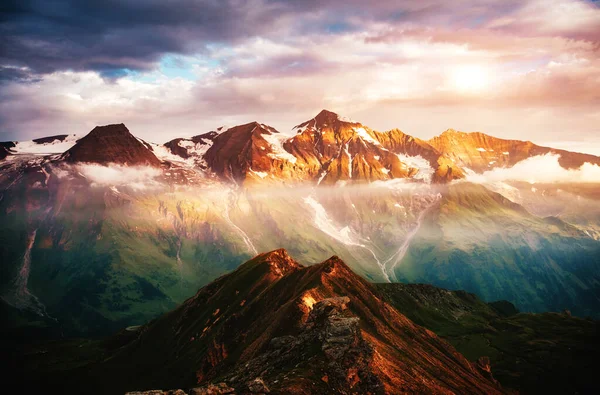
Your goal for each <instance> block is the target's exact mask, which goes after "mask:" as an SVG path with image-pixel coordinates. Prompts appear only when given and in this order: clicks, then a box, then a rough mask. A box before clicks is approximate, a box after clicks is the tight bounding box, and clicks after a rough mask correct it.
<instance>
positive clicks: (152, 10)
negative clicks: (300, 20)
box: [0, 0, 310, 78]
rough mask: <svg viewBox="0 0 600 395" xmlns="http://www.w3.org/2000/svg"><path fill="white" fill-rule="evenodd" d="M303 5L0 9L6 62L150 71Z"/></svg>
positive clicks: (44, 2)
mask: <svg viewBox="0 0 600 395" xmlns="http://www.w3.org/2000/svg"><path fill="white" fill-rule="evenodd" d="M309 6H310V5H309ZM297 7H298V5H297V4H296V5H295V4H293V3H285V2H282V3H279V2H266V3H265V2H262V1H261V2H257V1H250V2H247V1H233V0H229V1H219V0H216V1H183V0H176V1H162V0H161V1H156V0H126V1H117V0H86V1H77V0H71V1H56V0H29V1H27V0H26V1H8V2H6V3H4V4H3V5H2V6H1V8H0V34H1V35H2V37H3V40H2V43H1V44H0V64H2V65H5V66H6V65H9V66H18V67H28V68H29V69H30V70H31V71H32V72H34V73H48V72H53V71H56V70H65V69H71V70H76V71H81V70H95V71H99V72H101V73H105V74H108V75H110V74H111V73H117V74H118V73H119V72H121V71H122V70H125V69H129V70H147V69H150V68H152V67H153V65H154V63H155V62H156V61H157V60H158V59H159V58H160V57H161V56H162V55H164V54H167V53H178V54H182V53H190V52H201V51H202V50H203V48H204V47H205V45H206V44H208V43H213V42H215V43H231V42H235V41H236V40H239V39H242V38H245V37H248V36H252V35H257V34H262V33H266V32H267V31H268V30H269V29H272V28H273V27H274V24H275V23H276V21H277V20H278V19H279V18H282V16H283V15H285V14H286V13H289V12H294V11H295V10H296V8H297ZM4 71H6V72H7V73H9V74H10V72H11V71H10V70H4ZM12 73H13V74H14V72H12ZM4 78H9V77H4Z"/></svg>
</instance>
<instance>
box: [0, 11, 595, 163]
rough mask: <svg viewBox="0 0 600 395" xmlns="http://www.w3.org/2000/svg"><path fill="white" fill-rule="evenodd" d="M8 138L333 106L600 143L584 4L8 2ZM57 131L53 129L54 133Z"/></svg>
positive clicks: (409, 120)
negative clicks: (59, 131)
mask: <svg viewBox="0 0 600 395" xmlns="http://www.w3.org/2000/svg"><path fill="white" fill-rule="evenodd" d="M0 12H1V17H0V33H2V35H3V38H4V37H6V39H5V40H3V42H2V44H0V46H1V47H0V49H1V51H0V84H2V90H1V91H0V140H3V139H23V138H31V137H39V136H42V135H44V134H49V133H53V134H56V133H55V132H56V130H58V129H60V130H61V131H64V132H69V133H79V134H81V133H85V132H86V131H88V130H91V128H93V126H95V125H97V124H105V123H115V122H124V123H126V124H127V125H128V127H129V128H130V129H131V130H132V132H133V133H135V134H137V135H139V136H141V137H144V138H147V139H149V140H153V141H157V142H164V141H166V140H168V139H170V138H173V137H180V136H189V135H194V134H199V133H202V132H205V131H207V130H210V129H212V128H214V127H216V126H219V125H222V124H235V123H241V122H248V121H251V120H259V121H261V122H265V123H269V124H271V125H273V126H275V127H276V128H278V129H280V130H281V131H283V132H287V131H289V130H290V128H291V127H292V126H294V125H295V124H298V123H300V122H302V121H304V120H306V119H307V118H310V117H312V116H314V114H315V113H316V112H318V111H319V110H321V109H322V108H327V109H330V110H333V111H336V112H339V113H342V115H348V116H350V117H352V118H354V119H357V120H359V121H361V122H364V123H365V124H367V125H369V126H371V127H374V128H376V129H379V130H384V129H390V128H393V127H398V128H401V129H403V130H404V131H406V132H407V133H410V134H413V135H416V136H418V137H423V138H429V137H431V136H433V135H434V134H438V133H440V132H441V131H443V130H445V129H447V128H451V127H452V128H455V129H462V130H465V131H473V130H478V131H483V132H486V133H489V134H494V135H497V136H499V137H505V138H519V139H528V140H533V141H535V142H536V143H540V144H546V145H550V143H552V144H554V146H557V147H558V148H561V147H564V148H567V149H575V150H579V151H586V152H591V153H596V154H600V129H599V128H600V126H598V125H600V110H598V108H600V93H598V92H600V35H599V34H598V26H600V9H599V8H598V6H597V5H596V4H595V3H592V2H588V1H583V0H561V1H557V2H547V1H542V0H528V1H516V0H515V1H512V0H510V1H500V0H481V1H476V2H473V1H466V0H459V1H456V2H446V1H441V0H419V1H417V0H414V1H404V2H396V1H381V2H377V3H376V4H371V3H368V2H364V1H358V0H356V1H354V0H351V1H341V0H328V1H318V2H317V1H283V0H282V1H277V0H253V1H237V0H229V1H208V0H207V1H183V0H179V1H175V2H164V1H140V0H128V1H119V2H117V1H96V0H93V1H88V2H76V1H41V0H39V1H24V2H9V3H7V5H5V6H3V8H2V9H1V10H0ZM53 131H54V132H53Z"/></svg>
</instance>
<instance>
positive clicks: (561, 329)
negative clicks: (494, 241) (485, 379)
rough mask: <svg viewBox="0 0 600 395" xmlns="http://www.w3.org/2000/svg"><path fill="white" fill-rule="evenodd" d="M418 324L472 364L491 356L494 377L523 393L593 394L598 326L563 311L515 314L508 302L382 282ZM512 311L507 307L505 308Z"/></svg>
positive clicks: (595, 390)
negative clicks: (448, 343)
mask: <svg viewBox="0 0 600 395" xmlns="http://www.w3.org/2000/svg"><path fill="white" fill-rule="evenodd" d="M378 288H379V289H380V290H381V291H382V293H383V294H384V295H385V296H386V298H387V300H388V301H389V302H390V303H391V304H392V305H394V306H395V307H396V308H397V309H398V310H399V311H400V312H402V313H403V314H405V315H406V316H407V317H409V318H410V319H411V320H413V321H414V322H415V323H417V324H420V325H423V326H425V327H426V328H429V329H431V330H432V331H434V332H435V333H436V334H438V335H440V336H442V337H444V338H445V339H446V340H448V341H449V342H450V343H451V344H452V345H453V346H454V347H456V349H457V350H458V351H459V352H461V353H462V354H463V355H464V356H465V357H467V358H468V359H469V360H472V361H476V360H477V359H479V358H480V357H484V356H487V357H489V358H490V361H491V367H492V373H493V374H494V377H495V378H496V379H498V380H499V381H500V383H501V384H502V385H503V386H504V387H506V388H512V389H516V390H519V391H520V392H521V393H523V394H538V393H552V394H576V393H578V394H592V393H598V391H599V390H600V384H599V383H598V382H597V380H596V377H595V373H596V366H597V358H598V355H600V338H599V337H598V333H599V332H598V330H599V329H600V325H599V324H600V323H599V322H598V321H593V320H589V319H581V318H577V317H572V316H570V315H569V314H559V313H542V314H531V313H517V312H516V311H510V310H511V309H510V305H508V304H507V303H506V302H503V303H491V304H486V303H484V302H482V301H481V300H480V299H479V298H477V297H476V296H475V295H473V294H469V293H466V292H464V291H448V290H444V289H441V288H436V287H433V286H431V285H421V284H378ZM507 307H509V308H507Z"/></svg>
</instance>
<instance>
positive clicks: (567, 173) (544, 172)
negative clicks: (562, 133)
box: [466, 154, 600, 184]
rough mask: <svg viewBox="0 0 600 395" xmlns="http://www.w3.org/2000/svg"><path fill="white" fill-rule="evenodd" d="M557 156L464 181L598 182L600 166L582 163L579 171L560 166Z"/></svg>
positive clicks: (543, 156)
mask: <svg viewBox="0 0 600 395" xmlns="http://www.w3.org/2000/svg"><path fill="white" fill-rule="evenodd" d="M559 159H560V155H558V154H546V155H540V156H534V157H532V158H528V159H525V160H523V161H521V162H519V163H517V164H516V165H514V166H513V167H510V168H496V169H493V170H490V171H486V172H484V173H483V174H469V175H468V176H467V178H466V181H469V182H475V183H480V184H484V183H493V182H500V181H525V182H530V183H552V182H600V166H598V165H594V164H591V163H584V164H583V165H582V166H581V167H580V168H579V169H571V170H567V169H565V168H563V167H561V166H560V164H559V163H558V160H559Z"/></svg>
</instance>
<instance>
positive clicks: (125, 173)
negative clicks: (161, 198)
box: [75, 163, 161, 190]
mask: <svg viewBox="0 0 600 395" xmlns="http://www.w3.org/2000/svg"><path fill="white" fill-rule="evenodd" d="M75 169H76V171H78V172H79V173H80V174H81V175H83V176H84V177H85V178H86V179H88V180H89V181H90V183H91V184H92V186H127V187H129V188H132V189H135V190H144V189H148V188H152V187H157V186H159V185H161V184H160V182H159V181H158V180H157V177H158V176H160V175H161V171H160V170H159V169H156V168H154V167H149V166H122V165H117V164H112V165H109V166H103V165H98V164H91V163H85V164H80V165H76V166H75Z"/></svg>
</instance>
